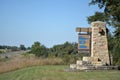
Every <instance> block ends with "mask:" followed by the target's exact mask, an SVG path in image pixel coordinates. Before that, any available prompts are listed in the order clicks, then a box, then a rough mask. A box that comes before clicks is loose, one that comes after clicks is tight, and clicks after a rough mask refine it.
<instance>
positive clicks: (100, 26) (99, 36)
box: [91, 21, 110, 65]
mask: <svg viewBox="0 0 120 80" xmlns="http://www.w3.org/2000/svg"><path fill="white" fill-rule="evenodd" d="M91 28H92V35H91V39H92V42H91V58H92V61H91V62H92V63H94V64H97V63H101V64H103V65H110V60H109V54H108V44H107V34H106V24H105V23H104V22H101V21H96V22H92V24H91Z"/></svg>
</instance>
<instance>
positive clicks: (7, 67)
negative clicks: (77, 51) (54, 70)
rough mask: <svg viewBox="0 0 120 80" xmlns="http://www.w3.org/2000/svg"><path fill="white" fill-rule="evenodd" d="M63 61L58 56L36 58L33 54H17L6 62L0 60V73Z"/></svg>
mask: <svg viewBox="0 0 120 80" xmlns="http://www.w3.org/2000/svg"><path fill="white" fill-rule="evenodd" d="M62 63H63V61H62V59H60V58H37V57H35V56H31V55H30V56H23V55H17V56H15V57H13V58H12V59H10V60H9V61H6V62H0V73H3V72H8V71H12V70H17V69H21V68H25V67H30V66H39V65H59V64H62Z"/></svg>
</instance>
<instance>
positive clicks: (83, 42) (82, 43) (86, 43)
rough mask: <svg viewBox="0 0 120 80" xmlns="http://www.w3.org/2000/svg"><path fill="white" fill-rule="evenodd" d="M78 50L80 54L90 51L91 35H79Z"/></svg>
mask: <svg viewBox="0 0 120 80" xmlns="http://www.w3.org/2000/svg"><path fill="white" fill-rule="evenodd" d="M78 50H79V52H80V51H81V52H83V51H90V35H87V34H79V35H78Z"/></svg>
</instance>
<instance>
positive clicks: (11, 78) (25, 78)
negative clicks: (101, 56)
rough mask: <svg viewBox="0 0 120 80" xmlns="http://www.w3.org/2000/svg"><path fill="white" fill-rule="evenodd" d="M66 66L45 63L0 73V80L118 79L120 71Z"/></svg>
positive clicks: (119, 78)
mask: <svg viewBox="0 0 120 80" xmlns="http://www.w3.org/2000/svg"><path fill="white" fill-rule="evenodd" d="M67 67H68V66H64V65H46V66H34V67H29V68H24V69H20V70H16V71H11V72H6V73H2V74H0V80H120V71H92V72H90V71H89V72H65V71H64V69H65V68H67Z"/></svg>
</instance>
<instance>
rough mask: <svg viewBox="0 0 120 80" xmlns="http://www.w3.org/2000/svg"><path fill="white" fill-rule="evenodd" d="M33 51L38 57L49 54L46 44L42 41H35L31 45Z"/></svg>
mask: <svg viewBox="0 0 120 80" xmlns="http://www.w3.org/2000/svg"><path fill="white" fill-rule="evenodd" d="M31 52H32V53H33V54H35V55H36V56H38V57H46V56H47V55H48V52H47V49H46V47H45V46H44V45H41V44H40V42H38V41H37V42H34V44H33V45H32V47H31Z"/></svg>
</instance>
